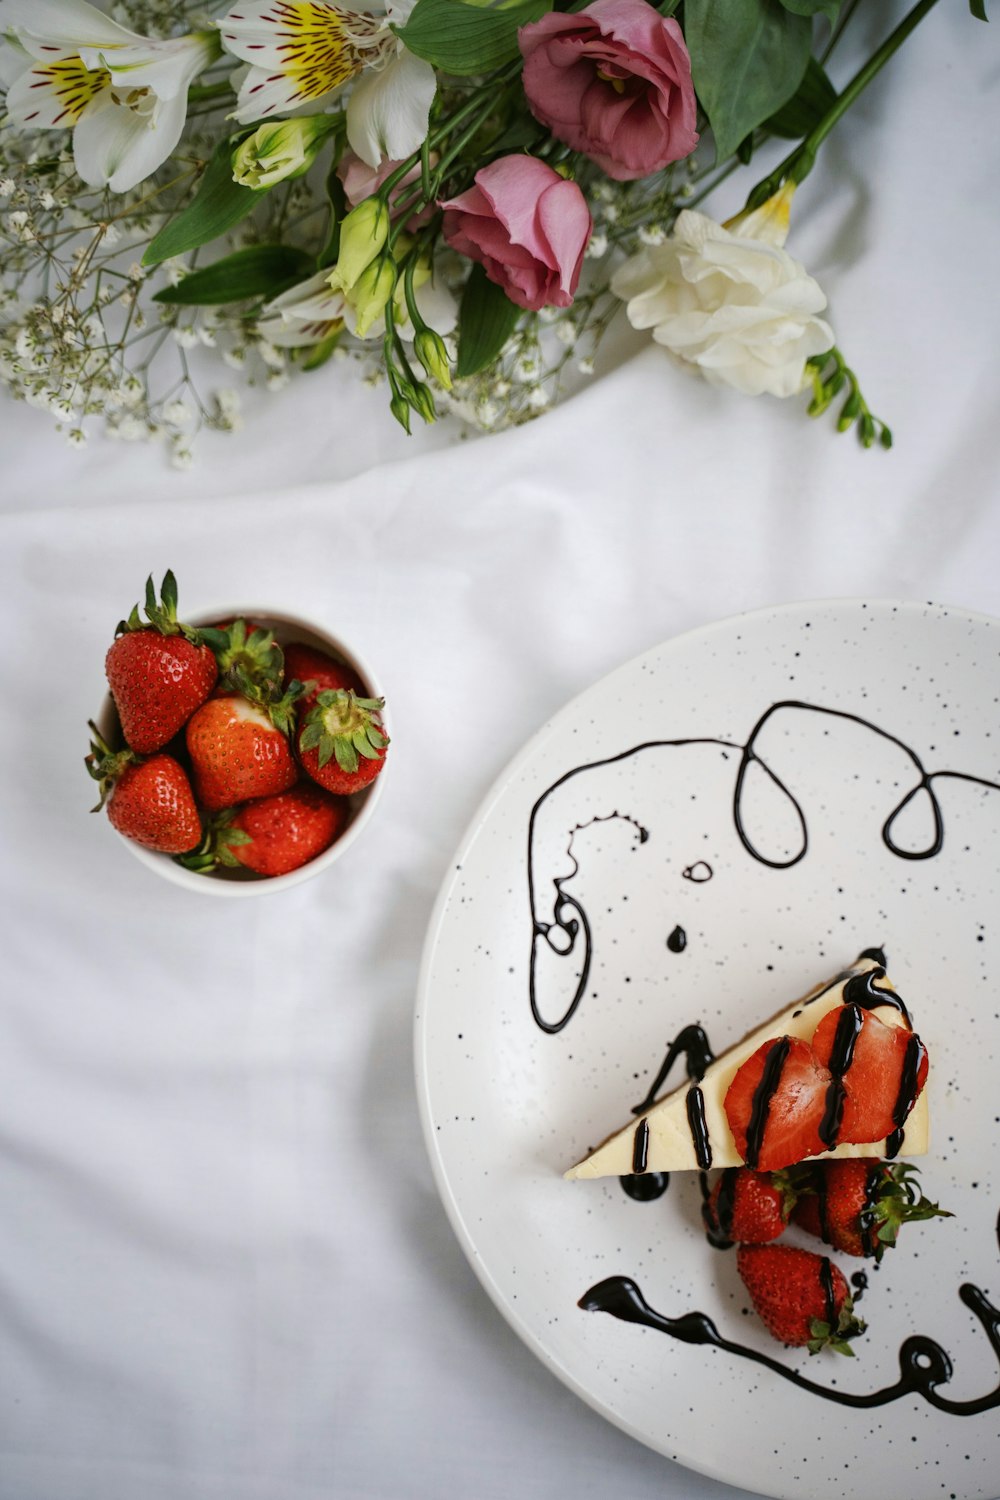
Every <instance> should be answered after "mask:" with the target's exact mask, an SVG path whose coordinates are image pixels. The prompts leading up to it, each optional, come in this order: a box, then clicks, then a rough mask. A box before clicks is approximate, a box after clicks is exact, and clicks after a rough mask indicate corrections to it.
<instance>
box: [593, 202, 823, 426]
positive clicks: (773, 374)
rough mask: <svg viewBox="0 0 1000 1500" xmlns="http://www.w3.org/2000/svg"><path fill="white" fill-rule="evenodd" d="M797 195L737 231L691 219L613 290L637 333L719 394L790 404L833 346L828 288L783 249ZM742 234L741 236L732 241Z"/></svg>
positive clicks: (625, 271) (745, 220)
mask: <svg viewBox="0 0 1000 1500" xmlns="http://www.w3.org/2000/svg"><path fill="white" fill-rule="evenodd" d="M792 191H793V187H792V185H791V184H786V185H785V187H783V188H781V189H780V191H779V192H778V193H777V194H775V195H774V197H773V198H771V199H769V200H768V202H767V203H765V204H764V205H763V206H762V207H761V208H759V209H757V210H755V211H754V212H753V213H751V214H744V215H740V217H739V219H738V220H734V221H732V223H731V225H730V227H729V228H727V227H725V226H723V225H721V224H717V223H716V222H715V220H714V219H710V218H708V217H707V216H706V215H705V214H699V213H695V212H693V211H692V210H690V209H686V210H685V211H684V212H683V213H682V214H681V215H680V217H679V218H678V220H677V223H676V225H675V226H674V232H673V235H672V236H671V238H670V239H669V240H668V241H667V242H666V243H665V244H663V245H660V246H658V247H650V248H647V249H644V250H640V251H639V252H638V254H637V255H634V256H632V258H631V259H630V260H628V261H626V262H625V264H624V265H623V266H622V267H621V268H620V269H619V270H618V271H617V272H616V273H615V275H614V276H613V277H612V280H611V289H612V291H613V292H614V294H615V296H617V297H621V298H622V299H623V300H624V301H625V302H626V303H627V309H626V310H627V313H628V319H629V322H630V323H631V324H632V326H633V328H651V329H652V330H653V338H654V339H655V340H656V342H657V343H658V344H662V345H663V347H664V348H665V349H666V350H667V351H668V353H670V354H671V355H672V356H673V358H675V359H676V360H678V361H679V362H680V363H682V364H684V365H687V366H689V367H691V368H693V369H695V370H697V371H698V372H700V373H701V375H703V376H704V378H705V379H706V380H707V381H709V382H710V384H712V385H728V386H732V387H734V388H735V389H736V390H738V391H742V392H744V394H746V395H751V396H755V395H760V394H761V393H762V392H769V393H770V394H771V395H774V396H792V395H794V394H795V393H796V392H798V391H800V390H801V389H802V387H803V384H804V382H805V379H806V368H805V367H806V361H807V360H808V359H810V358H811V357H812V356H813V355H815V354H821V353H823V352H824V351H825V350H827V349H829V348H831V346H832V345H833V343H834V336H833V330H832V329H831V327H830V325H829V324H828V323H826V322H824V321H823V319H821V318H820V317H819V316H818V314H819V313H821V312H822V311H823V309H824V308H825V307H826V297H825V296H824V294H823V291H822V288H821V287H820V286H819V285H818V284H817V283H816V282H815V281H814V280H813V278H812V277H811V276H810V275H809V274H808V272H807V271H806V269H805V267H804V266H802V265H801V264H800V263H799V262H798V261H797V260H793V259H792V257H791V256H790V255H788V254H787V253H786V252H785V251H784V250H783V249H782V248H781V246H782V244H783V243H784V239H785V235H786V234H787V232H788V210H789V204H790V201H791V196H792ZM733 231H736V232H733Z"/></svg>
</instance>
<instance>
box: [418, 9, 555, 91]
mask: <svg viewBox="0 0 1000 1500" xmlns="http://www.w3.org/2000/svg"><path fill="white" fill-rule="evenodd" d="M551 9H552V0H518V3H517V4H515V5H510V6H505V7H504V8H503V9H501V10H483V9H482V8H480V7H479V6H478V5H468V4H465V3H464V0H417V3H416V5H415V6H414V7H413V10H412V11H411V12H410V16H409V19H408V20H407V22H406V25H405V26H398V27H397V26H394V27H393V30H394V31H395V32H396V34H397V36H399V37H400V39H401V40H402V41H403V42H404V43H405V44H406V46H407V47H408V48H409V49H410V51H411V52H414V53H416V55H417V57H422V58H423V59H424V60H425V61H426V62H429V63H433V64H434V66H435V67H436V68H441V69H442V71H443V72H445V73H451V74H453V75H455V76H456V77H461V78H465V77H469V76H470V75H472V74H475V73H491V72H492V71H493V69H494V68H499V67H502V66H503V64H504V63H507V62H510V61H511V60H512V59H513V58H515V57H517V55H518V46H517V33H518V28H519V27H521V26H526V25H527V24H528V22H529V21H537V20H538V19H539V17H540V16H544V15H545V14H546V13H547V12H548V11H550V10H551Z"/></svg>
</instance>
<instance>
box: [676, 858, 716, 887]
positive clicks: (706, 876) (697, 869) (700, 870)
mask: <svg viewBox="0 0 1000 1500" xmlns="http://www.w3.org/2000/svg"><path fill="white" fill-rule="evenodd" d="M714 874H715V871H714V870H713V869H712V866H711V865H710V864H709V862H708V860H707V859H696V860H695V862H694V864H693V865H686V866H685V868H684V869H683V870H682V871H681V878H682V879H683V880H692V881H694V883H695V885H704V884H705V882H706V880H711V878H712V876H713V875H714Z"/></svg>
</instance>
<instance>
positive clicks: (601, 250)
mask: <svg viewBox="0 0 1000 1500" xmlns="http://www.w3.org/2000/svg"><path fill="white" fill-rule="evenodd" d="M583 253H584V255H585V256H586V257H587V259H588V260H600V258H601V256H602V255H607V253H608V237H607V235H606V234H605V233H604V231H603V230H601V229H595V230H594V233H593V234H592V235H591V236H590V239H589V240H588V241H587V248H586V250H585V251H584V252H583Z"/></svg>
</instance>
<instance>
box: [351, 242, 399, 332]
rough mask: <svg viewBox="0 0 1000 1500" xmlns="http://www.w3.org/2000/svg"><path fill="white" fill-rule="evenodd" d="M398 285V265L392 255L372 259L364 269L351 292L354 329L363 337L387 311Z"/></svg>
mask: <svg viewBox="0 0 1000 1500" xmlns="http://www.w3.org/2000/svg"><path fill="white" fill-rule="evenodd" d="M395 287H396V265H395V262H394V261H393V259H392V256H391V255H383V256H381V257H380V258H379V259H378V260H376V261H372V263H371V265H370V266H369V267H368V269H367V270H365V271H362V273H361V275H360V276H359V277H358V279H357V281H356V282H355V283H354V285H353V286H352V287H351V289H350V292H349V301H350V303H351V306H352V307H353V308H354V317H355V324H354V331H355V333H356V335H357V337H358V338H359V339H363V338H364V336H365V334H366V333H367V332H368V330H369V328H370V327H371V326H372V324H373V323H374V322H375V320H376V319H377V318H380V317H381V316H382V314H383V313H384V312H385V308H386V304H387V303H388V301H389V299H390V297H391V296H392V294H393V291H394V290H395Z"/></svg>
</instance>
